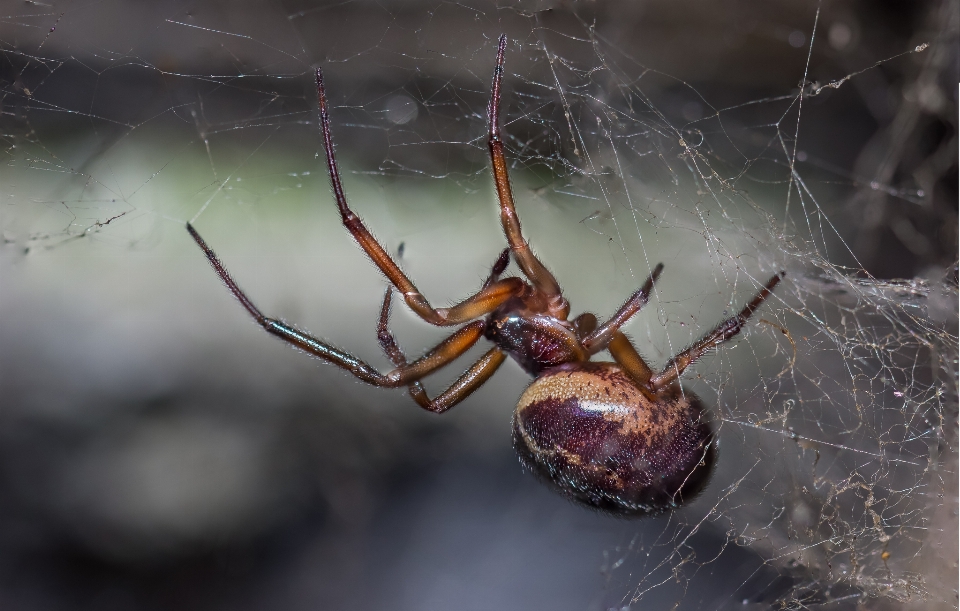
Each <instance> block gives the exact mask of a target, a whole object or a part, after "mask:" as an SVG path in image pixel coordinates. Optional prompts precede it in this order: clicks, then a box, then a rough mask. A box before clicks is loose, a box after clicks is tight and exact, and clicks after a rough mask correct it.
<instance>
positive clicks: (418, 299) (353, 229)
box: [317, 68, 523, 326]
mask: <svg viewBox="0 0 960 611" xmlns="http://www.w3.org/2000/svg"><path fill="white" fill-rule="evenodd" d="M317 100H318V102H319V105H320V127H321V131H322V132H323V148H324V151H325V152H326V157H327V170H328V172H329V174H330V186H331V187H332V189H333V195H334V197H335V198H336V200H337V208H338V209H339V210H340V217H341V220H342V222H343V226H344V227H346V229H347V231H349V232H350V233H351V235H353V238H354V239H355V240H356V241H357V243H358V244H359V245H360V248H362V249H363V250H364V251H365V252H366V253H367V255H368V256H369V257H370V259H371V260H372V261H373V262H374V264H375V265H376V266H377V267H379V268H380V271H381V272H383V274H384V275H385V276H386V277H387V278H388V279H389V280H390V282H391V283H393V285H394V286H395V287H397V290H398V291H400V294H401V295H403V299H404V300H405V301H406V302H407V305H408V306H410V309H411V310H413V311H414V312H416V313H417V315H418V316H420V318H422V319H423V320H425V321H427V322H429V323H431V324H434V325H438V326H448V325H456V324H460V323H463V322H466V321H468V320H472V319H474V318H478V317H480V316H483V315H485V314H489V313H490V312H492V311H494V310H495V309H497V307H498V306H500V305H501V304H502V303H503V302H505V301H506V300H507V299H509V298H510V297H512V296H513V295H516V294H517V293H518V292H519V291H520V290H521V289H522V288H523V281H522V280H520V279H519V278H506V279H504V280H499V281H495V282H489V283H488V284H485V285H484V286H483V288H481V289H480V291H479V292H477V293H476V294H474V295H473V296H471V297H468V298H467V299H465V300H464V301H462V302H460V303H459V304H457V305H455V306H453V307H451V308H434V307H433V306H431V305H430V302H429V301H427V299H426V297H424V296H423V295H422V294H421V293H420V291H419V290H417V287H416V286H415V285H414V284H413V282H411V281H410V279H409V278H407V276H406V274H404V273H403V270H401V269H400V266H399V265H397V263H396V262H395V261H394V260H393V258H392V257H390V255H389V254H387V251H386V250H385V249H384V248H383V246H381V245H380V243H379V242H377V240H376V238H374V237H373V234H371V233H370V231H369V230H368V229H367V227H366V226H365V225H364V224H363V221H362V220H361V219H360V217H359V216H357V215H356V214H355V213H354V212H353V210H351V209H350V206H349V205H348V204H347V198H346V196H345V195H344V193H343V185H342V183H341V181H340V169H339V168H338V166H337V159H336V157H335V156H334V151H333V137H332V136H331V132H330V112H329V109H328V107H327V96H326V92H325V90H324V86H323V73H322V72H321V71H320V68H317Z"/></svg>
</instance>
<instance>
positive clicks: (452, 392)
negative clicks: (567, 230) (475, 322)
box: [377, 256, 506, 414]
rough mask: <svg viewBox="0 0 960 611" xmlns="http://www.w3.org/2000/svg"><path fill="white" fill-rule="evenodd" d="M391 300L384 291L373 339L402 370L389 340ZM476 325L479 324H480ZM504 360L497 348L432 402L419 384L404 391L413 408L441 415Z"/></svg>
mask: <svg viewBox="0 0 960 611" xmlns="http://www.w3.org/2000/svg"><path fill="white" fill-rule="evenodd" d="M502 259H503V257H502V256H501V260H502ZM498 264H499V260H498ZM502 267H504V268H505V267H506V264H503V266H502ZM496 269H497V266H494V273H497V272H496ZM500 271H501V272H502V271H503V270H502V269H501V270H500ZM392 297H393V289H391V288H388V289H387V293H386V295H384V296H383V306H382V307H381V308H380V321H379V322H378V323H377V339H378V340H379V342H380V347H381V348H383V351H384V353H386V355H387V357H388V358H389V359H390V361H391V362H393V364H394V366H395V367H398V368H405V367H407V358H406V356H405V355H404V354H403V351H402V350H400V346H399V345H397V340H396V338H394V337H393V333H391V332H390V302H391V298H392ZM479 322H481V323H482V321H479ZM474 343H476V340H474V341H473V342H471V343H470V344H469V345H467V346H466V347H465V348H464V349H463V350H462V351H460V352H459V353H458V354H456V355H455V356H453V355H451V356H450V358H448V359H447V360H446V361H444V364H446V363H449V362H450V361H452V360H453V359H454V358H456V357H458V356H460V355H461V354H463V352H465V351H466V350H467V349H468V348H470V347H471V346H473V344H474ZM436 351H437V349H436V348H435V349H434V350H433V351H431V353H432V352H436ZM504 359H506V354H504V353H503V352H502V351H500V349H499V348H493V349H491V350H490V351H489V352H487V353H486V354H485V355H483V357H481V358H480V360H479V361H477V362H476V363H474V364H473V365H472V366H471V367H470V368H469V369H467V371H465V372H464V373H463V375H461V376H460V377H459V378H458V379H457V381H456V382H454V383H453V384H452V385H451V386H450V387H449V388H448V389H447V390H445V391H444V392H443V393H441V394H440V395H439V396H438V397H437V398H436V399H430V397H428V396H427V391H426V390H425V389H424V388H423V384H421V383H420V382H419V381H415V382H412V383H410V384H408V385H407V389H408V390H409V392H410V396H411V397H412V398H413V400H414V401H416V402H417V405H419V406H420V407H422V408H423V409H425V410H427V411H431V412H434V413H436V414H442V413H443V412H445V411H447V410H448V409H450V408H451V407H453V406H454V405H456V404H457V403H460V402H461V401H463V400H464V399H466V398H467V397H468V396H470V395H471V394H472V393H473V391H475V390H476V389H477V388H479V387H480V386H481V385H482V384H483V383H484V382H486V381H487V380H488V379H490V376H492V375H493V374H494V373H496V371H497V369H499V368H500V365H502V364H503V361H504ZM421 360H423V359H421Z"/></svg>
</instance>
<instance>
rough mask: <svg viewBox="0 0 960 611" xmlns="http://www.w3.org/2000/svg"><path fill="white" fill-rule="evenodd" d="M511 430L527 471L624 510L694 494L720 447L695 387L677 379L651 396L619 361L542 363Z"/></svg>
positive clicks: (640, 510) (642, 509)
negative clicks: (672, 387)
mask: <svg viewBox="0 0 960 611" xmlns="http://www.w3.org/2000/svg"><path fill="white" fill-rule="evenodd" d="M513 434H514V446H515V447H516V449H517V452H518V453H519V455H520V458H521V460H522V461H523V463H524V464H525V465H526V466H527V467H528V468H529V469H530V470H532V471H534V472H535V473H537V474H538V475H540V476H541V477H543V478H544V479H546V480H547V481H550V482H552V483H553V484H554V485H556V486H557V487H558V488H559V489H560V491H561V492H563V493H564V494H565V495H567V496H569V497H571V498H573V499H574V500H577V501H580V502H582V503H585V504H587V505H589V506H591V507H595V508H597V509H602V510H605V511H609V512H612V513H616V514H621V515H638V514H649V513H658V512H661V511H665V510H668V509H672V508H674V507H676V506H678V505H679V504H681V503H682V502H684V501H688V500H689V499H690V498H691V497H692V496H694V495H696V493H697V492H699V491H700V490H701V489H702V488H703V486H704V484H705V483H706V481H707V479H708V477H709V475H710V472H711V470H712V467H713V463H714V459H715V455H716V451H715V443H714V436H713V431H712V428H711V426H710V423H709V422H708V420H707V416H706V414H705V413H704V409H703V406H702V404H701V402H700V400H699V399H698V398H697V397H696V396H695V395H693V394H691V393H689V392H681V390H680V387H679V386H677V387H676V388H675V390H673V391H672V392H666V393H664V392H661V393H660V398H659V399H658V400H657V401H655V402H654V401H651V400H650V399H649V398H648V397H647V396H645V395H644V394H643V393H641V392H640V390H639V388H637V386H636V385H635V384H634V382H633V380H631V379H630V378H629V377H628V376H627V374H626V373H624V372H623V371H622V370H621V369H620V368H619V367H618V366H617V365H616V364H614V363H593V362H586V363H569V364H566V365H561V366H559V367H555V368H553V369H550V370H548V371H546V372H544V373H543V374H542V375H541V376H540V377H538V378H537V379H536V380H535V381H534V382H533V384H531V385H530V387H529V388H528V389H527V390H526V392H524V394H523V396H521V397H520V402H519V404H518V405H517V410H516V412H515V413H514V419H513Z"/></svg>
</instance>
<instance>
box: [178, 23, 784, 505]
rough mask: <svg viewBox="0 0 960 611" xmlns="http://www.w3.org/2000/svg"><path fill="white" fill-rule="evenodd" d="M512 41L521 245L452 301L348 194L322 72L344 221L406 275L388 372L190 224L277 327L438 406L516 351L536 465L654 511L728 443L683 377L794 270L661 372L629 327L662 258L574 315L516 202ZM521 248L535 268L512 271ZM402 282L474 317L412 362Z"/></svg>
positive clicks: (522, 417)
mask: <svg viewBox="0 0 960 611" xmlns="http://www.w3.org/2000/svg"><path fill="white" fill-rule="evenodd" d="M506 44H507V39H506V36H505V35H504V36H501V37H500V42H499V48H498V51H497V65H496V69H495V71H494V76H493V86H492V92H491V96H490V103H489V106H488V107H487V116H488V123H489V147H490V157H491V160H492V165H493V179H494V183H495V185H496V189H497V197H498V199H499V202H500V219H501V222H502V225H503V233H504V234H505V236H506V239H507V244H508V248H506V249H504V250H503V252H502V253H501V254H500V256H499V258H498V259H497V261H496V263H495V264H494V265H493V269H492V270H491V272H490V276H489V277H488V278H487V280H486V282H484V283H483V285H482V286H481V287H480V290H479V291H477V292H476V293H475V294H474V295H472V296H471V297H468V298H467V299H465V300H463V301H462V302H460V303H458V304H456V305H454V306H453V307H449V308H435V307H433V306H432V305H430V303H429V302H428V301H427V299H426V298H425V297H424V296H423V295H422V294H421V293H420V292H419V291H418V290H417V287H416V286H415V285H414V284H413V282H411V281H410V279H409V278H407V276H406V274H404V273H403V271H402V270H401V269H400V267H399V266H398V265H397V264H396V262H395V261H394V260H393V259H392V258H391V257H390V255H389V254H388V253H387V251H386V250H385V249H384V248H383V246H381V245H380V243H379V242H377V240H376V239H375V238H374V237H373V236H372V235H371V234H370V232H369V231H368V230H367V228H366V226H365V225H364V223H363V221H362V220H361V219H360V217H359V216H357V215H356V214H355V213H354V212H353V210H351V209H350V207H349V205H348V204H347V199H346V197H345V196H344V193H343V187H342V185H341V182H340V172H339V169H338V168H337V162H336V159H335V157H334V147H333V139H332V137H331V133H330V113H329V108H328V106H327V98H326V94H325V91H324V84H323V74H322V72H321V70H320V69H319V68H318V69H317V71H316V82H317V98H318V101H319V106H320V125H321V132H322V136H323V146H324V150H325V152H326V160H327V169H328V171H329V174H330V183H331V186H332V188H333V195H334V197H335V199H336V202H337V207H338V208H339V211H340V215H341V217H342V221H343V225H344V227H346V229H347V230H348V231H349V232H350V233H351V234H352V235H353V237H354V239H355V240H356V241H357V243H358V244H359V245H360V247H361V248H362V249H363V250H364V252H366V253H367V256H369V257H370V259H371V260H372V261H373V262H374V263H375V264H376V265H377V267H379V268H380V271H382V272H383V274H384V275H385V276H386V277H387V279H388V280H389V281H390V283H391V285H392V286H391V287H389V288H388V289H387V293H386V295H385V296H384V300H383V305H382V307H381V311H380V320H379V323H378V325H377V338H378V341H379V343H380V346H381V348H382V349H383V351H384V352H385V354H386V355H387V357H388V358H389V359H390V360H391V362H392V363H393V364H394V366H395V368H394V369H393V370H392V371H390V372H389V373H386V374H384V373H381V372H379V371H378V370H377V369H375V368H373V367H371V366H370V365H368V364H367V363H365V362H363V361H361V360H360V359H358V358H356V357H354V356H352V355H350V354H349V353H347V352H344V351H342V350H339V349H337V348H335V347H333V346H331V345H330V344H328V343H326V342H324V341H323V340H321V339H318V338H316V337H313V336H312V335H309V334H307V333H305V332H303V331H300V330H298V329H296V328H295V327H292V326H290V325H288V324H286V323H284V322H282V321H280V320H277V319H273V318H268V317H266V316H264V314H263V313H262V312H261V311H260V310H259V309H258V308H257V306H255V305H254V304H253V302H252V301H251V300H250V299H249V298H248V297H247V295H246V294H245V293H244V292H243V291H242V290H241V289H240V287H239V286H238V285H237V283H236V282H235V281H234V280H233V278H232V277H231V276H230V274H229V273H228V272H227V270H226V268H225V267H224V266H223V264H222V263H221V262H220V259H219V258H218V257H217V255H216V254H215V253H214V251H213V250H212V249H211V248H210V247H209V246H208V245H207V243H206V242H205V241H204V240H203V238H201V237H200V234H199V233H197V231H196V229H194V228H193V226H192V225H191V224H190V223H187V231H189V232H190V235H191V236H192V237H193V239H194V240H195V241H196V242H197V244H198V245H199V246H200V248H201V249H203V251H204V253H205V254H206V256H207V259H208V260H209V261H210V263H211V265H212V266H213V268H214V270H215V271H216V273H217V275H218V276H219V277H220V279H221V280H222V281H223V282H224V284H226V286H227V288H228V289H229V290H230V292H231V293H233V296H234V297H236V298H237V300H238V301H239V302H240V304H241V305H242V306H243V307H244V308H246V310H247V312H249V313H250V315H251V316H253V318H254V319H256V321H257V323H259V324H260V326H262V327H263V328H264V329H265V330H266V331H267V332H268V333H271V334H273V335H276V336H277V337H279V338H280V339H282V340H284V341H286V342H288V343H290V344H292V345H294V346H296V347H297V348H300V349H301V350H303V351H305V352H307V353H309V354H312V355H314V356H316V357H318V358H321V359H323V360H326V361H329V362H331V363H333V364H334V365H336V366H338V367H341V368H343V369H346V370H347V371H349V372H350V373H352V374H353V375H354V376H356V377H357V378H359V379H360V380H362V381H364V382H366V383H368V384H373V385H375V386H381V387H386V388H398V387H402V386H405V387H407V389H408V392H409V394H410V395H411V397H412V398H413V399H414V400H415V401H416V402H417V403H418V404H419V405H420V406H421V407H423V408H424V409H426V410H429V411H431V412H434V413H438V414H439V413H443V412H445V411H446V410H448V409H450V408H451V407H453V406H454V405H456V404H457V403H459V402H460V401H463V400H464V399H465V398H466V397H468V396H469V395H470V394H471V393H473V391H475V390H476V389H477V388H479V387H480V386H481V385H482V384H483V383H484V382H486V381H487V380H488V379H490V377H491V376H492V375H493V374H494V372H496V371H497V369H498V368H499V367H500V365H502V364H503V362H504V360H505V359H506V357H507V355H510V356H512V357H513V358H514V359H515V360H516V361H517V362H518V363H519V364H520V366H521V367H522V368H523V369H524V370H526V371H527V372H528V373H529V374H531V375H532V376H534V377H535V379H534V381H533V383H532V384H530V386H529V387H528V388H527V389H526V391H525V392H524V393H523V395H522V396H521V397H520V400H519V402H518V404H517V408H516V411H515V412H514V417H513V437H514V445H515V447H516V449H517V452H518V454H519V456H520V458H521V462H522V463H523V464H524V465H525V466H526V467H527V468H528V469H529V470H531V471H533V472H534V473H536V474H537V475H538V476H540V477H541V478H542V479H544V480H545V481H547V482H548V483H551V484H553V485H554V486H555V487H556V488H557V489H558V490H559V491H560V492H561V493H563V494H565V495H566V496H568V497H569V498H572V499H573V500H575V501H579V502H582V503H584V504H586V505H589V506H591V507H594V508H597V509H600V510H605V511H608V512H611V513H614V514H619V515H642V514H649V513H658V512H662V511H665V510H668V509H671V508H674V507H677V506H679V505H680V503H682V502H684V501H685V500H689V499H690V498H691V497H692V496H694V495H695V494H696V493H697V492H699V491H700V489H701V488H702V487H703V486H704V484H705V483H706V481H707V479H708V477H709V474H710V472H711V470H712V466H713V463H714V461H715V456H716V442H715V436H714V432H713V427H712V424H711V422H710V420H709V417H708V412H707V410H706V408H705V406H704V404H703V403H702V402H701V400H700V399H699V398H698V397H697V396H696V395H694V394H693V393H691V392H689V391H687V390H684V389H683V388H681V386H680V384H679V381H678V379H679V377H680V375H681V374H683V372H684V370H686V369H687V368H688V367H689V366H690V365H691V364H692V363H693V362H695V361H696V360H697V359H699V358H700V357H701V356H703V355H704V354H705V353H706V352H707V351H709V350H711V349H712V348H715V347H716V346H717V345H719V344H721V343H723V342H725V341H727V340H729V339H730V338H732V337H734V336H735V335H736V334H737V333H739V332H740V330H741V329H742V328H743V326H744V324H745V323H746V321H747V319H748V318H749V317H750V316H751V315H752V314H753V313H754V312H755V311H756V310H757V308H759V307H760V305H761V304H762V303H763V302H764V300H765V299H767V297H769V296H770V294H771V292H772V291H773V289H774V287H775V286H776V285H777V283H778V282H780V279H781V278H782V277H783V276H784V272H780V273H778V274H776V275H774V276H773V278H771V279H770V280H769V281H768V282H767V284H766V285H765V286H764V287H763V288H762V289H761V290H760V292H759V293H757V295H756V296H755V297H754V298H753V300H751V301H750V302H749V303H748V304H747V305H746V306H745V307H744V308H743V309H742V310H741V311H740V313H738V314H737V315H736V316H733V317H732V318H729V319H727V320H725V321H723V322H722V323H720V324H719V325H718V326H717V327H716V328H715V329H713V330H712V331H710V332H709V333H707V334H706V335H705V336H703V338H702V339H700V340H699V341H698V342H696V343H695V344H693V345H692V346H690V347H689V348H687V349H685V350H683V351H682V352H680V353H679V354H677V355H676V356H674V357H673V358H671V359H670V360H669V361H668V363H667V364H666V366H665V367H664V368H663V369H662V370H661V371H659V372H654V371H653V370H652V369H651V368H650V366H649V365H647V363H646V362H645V361H644V360H643V358H641V356H640V355H639V354H638V353H637V350H636V349H635V348H634V347H633V345H632V344H631V343H630V340H629V339H627V336H626V335H624V333H623V332H622V331H621V330H620V328H621V327H622V326H623V325H624V324H626V322H627V321H629V320H630V318H631V317H632V316H633V315H634V314H636V313H637V312H638V311H639V310H640V308H641V307H643V305H644V304H646V303H647V300H648V298H649V296H650V292H651V291H652V290H653V285H654V283H655V282H656V280H657V278H658V277H659V276H660V273H661V271H662V270H663V265H662V264H658V265H657V266H656V267H655V268H654V269H653V272H652V273H651V274H650V276H649V277H648V278H647V279H646V282H645V283H644V284H643V286H641V287H640V289H639V290H637V292H635V293H634V294H633V295H632V296H631V297H630V298H629V299H628V300H627V301H626V303H624V304H623V306H621V307H620V309H619V310H617V312H616V313H615V314H614V315H613V316H612V317H610V319H609V320H607V321H606V322H604V323H603V324H599V322H598V320H597V317H596V316H595V315H593V314H591V313H589V312H586V313H583V314H580V315H579V316H577V317H576V318H574V319H573V320H572V321H570V320H568V316H569V314H570V304H569V303H568V302H567V300H566V299H565V298H564V296H563V293H562V292H561V290H560V285H559V284H558V283H557V281H556V279H555V278H554V276H553V274H551V273H550V272H549V271H548V270H547V268H546V267H545V266H544V265H543V263H541V262H540V260H539V259H538V258H537V257H536V255H535V254H534V253H533V251H532V250H531V249H530V246H529V244H528V243H527V241H526V240H525V239H524V237H523V234H522V233H521V231H520V219H519V218H518V217H517V212H516V209H515V208H514V201H513V194H512V191H511V188H510V180H509V177H508V175H507V164H506V160H505V158H504V151H503V148H504V147H503V141H502V140H501V139H500V87H501V81H502V78H503V59H504V50H505V48H506ZM511 258H512V259H513V260H514V261H515V262H516V263H517V265H518V266H519V268H520V271H521V272H522V273H523V276H524V277H525V278H516V277H511V278H501V277H500V276H501V275H502V274H503V272H504V270H505V269H506V267H507V265H508V264H509V262H510V259H511ZM393 287H395V288H396V289H397V290H398V291H399V292H400V294H401V295H402V297H403V300H404V301H405V302H406V304H407V306H408V307H409V308H410V309H411V310H413V311H414V313H416V314H417V315H418V316H419V317H420V318H422V319H423V320H425V321H426V322H428V323H430V324H433V325H437V326H455V325H460V328H459V329H457V330H456V331H455V332H454V333H453V334H452V335H450V336H449V337H448V338H447V339H445V340H443V341H442V342H440V343H439V344H438V345H437V346H436V347H435V348H433V349H432V350H430V351H429V352H427V353H426V354H425V355H424V356H422V357H421V358H419V359H417V360H415V361H413V362H412V363H408V362H407V359H406V357H405V355H404V354H403V352H402V351H401V350H400V348H399V346H398V345H397V343H396V341H395V339H394V337H393V335H392V334H391V332H390V330H389V316H390V305H391V300H392V294H393ZM481 337H485V338H486V339H488V340H490V341H491V342H493V344H494V347H493V348H491V349H490V350H489V351H488V352H487V353H486V354H484V355H483V356H482V357H481V358H480V360H478V361H477V362H476V363H474V364H473V365H472V366H470V368H469V369H467V370H466V372H464V373H463V375H461V376H460V378H459V379H457V381H456V382H454V383H453V384H452V385H451V386H450V387H449V388H448V389H447V390H445V391H444V392H442V393H441V394H440V395H439V396H437V397H435V398H433V399H431V398H429V396H428V395H427V393H426V391H425V390H424V388H423V386H422V384H421V382H420V380H422V379H423V378H424V377H426V376H427V375H429V374H431V373H433V372H434V371H436V370H438V369H440V368H441V367H443V366H445V365H447V364H449V363H450V362H452V361H453V360H454V359H456V358H457V357H459V356H461V355H462V354H464V353H465V352H466V351H467V350H468V349H470V348H471V347H472V346H473V345H474V344H476V343H477V342H478V341H479V340H480V338H481ZM602 350H608V351H609V352H610V354H611V356H612V357H613V361H614V362H594V361H591V360H590V358H591V357H592V356H593V355H595V354H597V353H598V352H600V351H602Z"/></svg>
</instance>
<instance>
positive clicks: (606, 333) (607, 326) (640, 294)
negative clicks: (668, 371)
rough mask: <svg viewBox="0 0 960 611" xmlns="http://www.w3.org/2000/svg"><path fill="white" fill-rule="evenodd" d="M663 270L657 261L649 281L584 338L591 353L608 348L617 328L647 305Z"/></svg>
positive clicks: (586, 347)
mask: <svg viewBox="0 0 960 611" xmlns="http://www.w3.org/2000/svg"><path fill="white" fill-rule="evenodd" d="M662 271H663V263H657V266H656V267H655V268H653V271H652V272H651V273H650V276H648V277H647V281H646V282H644V283H643V286H641V287H640V288H639V289H638V290H637V292H636V293H634V294H633V295H631V296H630V299H627V301H626V302H625V303H624V304H623V305H622V306H620V309H619V310H617V313H616V314H614V315H613V316H611V317H610V320H608V321H607V322H605V323H603V324H602V325H600V326H599V327H597V329H596V330H595V331H593V332H592V333H591V334H590V335H588V336H587V337H586V338H584V340H583V347H584V349H586V351H587V352H588V353H589V354H596V353H597V352H600V351H601V350H603V349H604V348H606V347H607V344H609V343H610V342H611V341H612V339H613V336H614V334H615V333H616V332H617V330H618V329H620V327H622V326H623V325H625V324H626V323H627V321H628V320H630V318H631V317H632V316H633V315H634V314H636V313H637V312H639V311H640V308H642V307H643V306H645V305H647V301H648V300H649V299H650V291H652V290H653V283H654V282H656V281H657V278H658V277H660V272H662ZM648 379H649V377H648Z"/></svg>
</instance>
